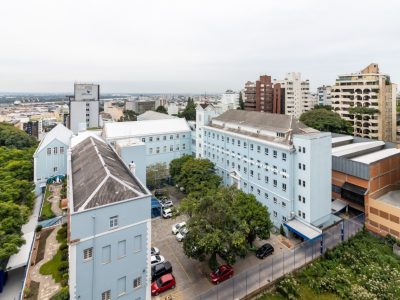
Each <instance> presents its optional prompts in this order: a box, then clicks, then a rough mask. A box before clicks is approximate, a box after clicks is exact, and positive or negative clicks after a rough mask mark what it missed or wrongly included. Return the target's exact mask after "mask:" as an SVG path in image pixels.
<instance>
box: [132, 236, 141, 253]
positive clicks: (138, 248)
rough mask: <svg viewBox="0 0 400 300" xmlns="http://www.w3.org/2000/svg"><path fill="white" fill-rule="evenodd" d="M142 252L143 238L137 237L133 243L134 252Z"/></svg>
mask: <svg viewBox="0 0 400 300" xmlns="http://www.w3.org/2000/svg"><path fill="white" fill-rule="evenodd" d="M141 250H142V236H141V235H137V236H135V240H134V242H133V251H135V252H139V251H141Z"/></svg>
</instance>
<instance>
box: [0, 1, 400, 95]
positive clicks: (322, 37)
mask: <svg viewBox="0 0 400 300" xmlns="http://www.w3.org/2000/svg"><path fill="white" fill-rule="evenodd" d="M399 11H400V1H398V0H385V1H376V0H334V1H332V0H279V1H278V0H274V1H270V0H259V1H258V0H257V1H256V0H246V1H244V0H243V1H236V0H228V1H226V0H202V1H193V0H142V1H137V0H112V1H111V0H110V1H103V0H95V1H94V0H93V1H92V0H78V1H77V0H57V1H54V0H35V1H32V0H24V1H22V0H2V1H1V2H0V28H1V29H0V92H69V93H71V92H72V91H73V83H74V82H95V83H99V84H100V85H101V91H102V92H106V93H116V92H120V93H205V92H207V93H221V92H223V91H225V90H226V89H233V90H239V89H242V88H243V87H244V84H245V82H246V81H248V80H256V79H257V78H258V76H259V75H262V74H268V75H271V76H272V78H276V79H283V78H284V77H285V75H286V73H288V72H301V73H302V77H303V78H305V79H309V80H310V84H311V88H312V89H316V87H317V86H319V85H322V84H326V85H329V84H333V83H334V81H335V78H336V77H337V75H339V74H348V73H355V72H358V71H360V70H361V69H362V68H364V67H365V66H367V65H368V64H369V63H371V62H375V63H378V64H379V66H380V70H381V72H383V73H386V74H389V75H390V76H391V78H392V81H394V82H396V83H400V17H399Z"/></svg>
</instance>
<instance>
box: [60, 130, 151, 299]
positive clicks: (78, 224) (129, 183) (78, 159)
mask: <svg viewBox="0 0 400 300" xmlns="http://www.w3.org/2000/svg"><path fill="white" fill-rule="evenodd" d="M76 139H77V142H76V141H75V138H73V139H72V142H71V150H70V151H69V153H68V164H69V165H68V201H69V205H68V206H69V220H68V221H69V227H68V228H69V292H70V297H71V299H82V300H83V299H121V300H123V299H141V300H145V299H150V274H151V272H150V247H151V194H150V192H149V191H148V190H147V189H146V187H145V186H144V185H143V184H142V183H141V182H140V181H139V180H138V179H137V177H136V176H135V175H134V174H132V172H131V171H130V170H129V169H128V167H127V166H126V165H125V164H124V163H123V162H122V160H121V159H120V157H119V156H118V155H117V154H116V153H115V152H114V151H113V149H112V148H111V146H109V145H108V144H107V143H106V142H104V141H103V140H101V138H100V137H98V136H96V135H95V134H93V135H90V136H87V137H86V138H84V139H82V137H80V136H78V137H76ZM136 159H138V160H144V158H143V157H138V158H136Z"/></svg>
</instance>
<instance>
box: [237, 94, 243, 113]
mask: <svg viewBox="0 0 400 300" xmlns="http://www.w3.org/2000/svg"><path fill="white" fill-rule="evenodd" d="M238 109H241V110H244V101H243V96H242V92H239V107H238Z"/></svg>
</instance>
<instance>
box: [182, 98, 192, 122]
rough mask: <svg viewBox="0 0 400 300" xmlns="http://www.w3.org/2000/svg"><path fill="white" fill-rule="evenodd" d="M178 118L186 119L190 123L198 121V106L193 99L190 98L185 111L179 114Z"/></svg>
mask: <svg viewBox="0 0 400 300" xmlns="http://www.w3.org/2000/svg"><path fill="white" fill-rule="evenodd" d="M178 117H180V118H185V119H186V120H188V121H196V104H195V103H194V100H193V98H190V97H189V98H188V101H187V104H186V107H185V109H184V110H183V111H182V112H181V113H179V114H178Z"/></svg>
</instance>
